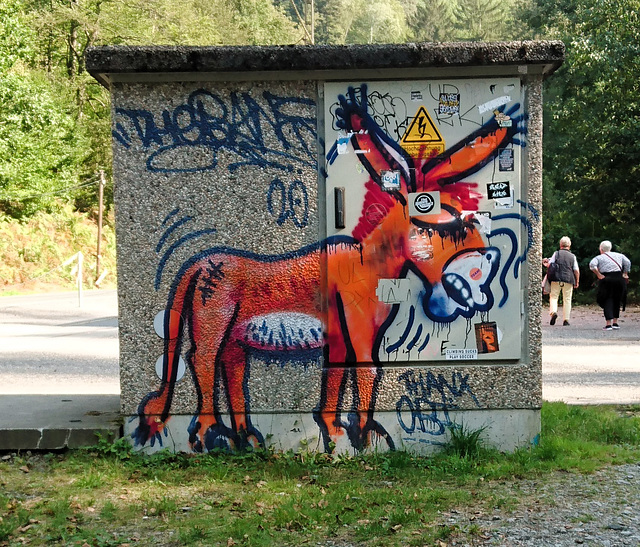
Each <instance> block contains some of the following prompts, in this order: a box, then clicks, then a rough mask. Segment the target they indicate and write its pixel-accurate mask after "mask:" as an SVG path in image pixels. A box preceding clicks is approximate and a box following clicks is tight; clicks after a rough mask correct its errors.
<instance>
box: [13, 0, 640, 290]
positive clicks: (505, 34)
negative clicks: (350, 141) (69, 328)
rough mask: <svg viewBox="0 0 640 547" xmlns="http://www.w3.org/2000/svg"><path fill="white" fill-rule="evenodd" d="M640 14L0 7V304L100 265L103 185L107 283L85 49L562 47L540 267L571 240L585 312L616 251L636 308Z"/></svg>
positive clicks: (438, 6) (498, 3) (200, 1)
mask: <svg viewBox="0 0 640 547" xmlns="http://www.w3.org/2000/svg"><path fill="white" fill-rule="evenodd" d="M639 13H640V0H214V1H211V0H182V1H180V2H177V1H175V0H0V291H2V290H3V287H5V288H6V287H11V286H13V285H14V284H16V283H27V282H29V281H32V280H33V279H38V278H41V279H43V280H47V279H51V280H52V281H54V282H55V281H57V280H62V281H65V280H66V282H69V283H70V282H71V281H72V278H73V275H72V274H73V272H72V270H71V268H70V267H69V264H67V265H66V269H65V267H63V264H64V263H65V261H66V260H67V259H68V258H69V255H70V254H71V253H76V252H77V251H79V250H80V251H82V252H84V253H85V254H87V255H88V256H89V257H90V255H91V254H93V255H94V260H95V254H96V252H97V251H96V239H95V238H96V222H97V218H98V215H97V209H98V195H99V192H98V189H99V188H100V186H101V185H102V187H103V189H104V199H105V220H104V230H103V232H102V238H103V240H104V241H103V243H102V253H103V256H102V257H101V258H102V260H103V264H102V268H103V269H104V270H106V269H107V268H109V269H110V271H111V272H112V273H111V276H110V277H109V278H108V279H110V280H111V281H112V282H115V243H114V236H113V217H112V214H111V213H112V208H113V197H112V185H111V156H110V154H111V144H110V139H111V131H110V113H109V93H108V91H107V90H106V89H104V88H103V87H101V86H100V85H98V84H97V82H96V81H95V80H93V79H92V78H91V77H90V76H89V75H88V74H87V72H86V71H85V64H84V58H85V53H86V51H87V48H88V47H90V46H95V45H103V44H123V45H148V44H173V45H268V44H300V43H316V44H352V43H401V42H419V41H437V42H442V41H494V40H525V39H560V40H563V41H564V43H565V44H566V61H565V63H564V65H563V66H562V67H561V68H560V69H559V70H558V71H557V72H556V73H555V74H554V75H553V76H552V77H551V78H549V79H548V80H547V81H546V82H545V103H544V175H543V181H544V190H543V222H544V237H543V245H544V251H543V252H544V256H550V255H551V253H552V252H553V251H554V250H555V249H556V248H557V242H558V240H559V239H560V237H561V236H563V235H568V236H570V237H571V239H572V240H573V247H572V250H573V251H574V252H575V253H576V255H577V256H578V259H579V262H580V267H581V270H582V271H583V276H582V287H581V290H580V291H579V293H578V300H579V299H580V297H581V296H582V297H583V298H585V299H586V298H589V299H590V298H591V297H592V295H591V291H592V290H593V283H594V277H593V276H592V274H591V273H590V272H589V271H588V262H589V260H590V258H592V257H593V256H594V255H596V254H597V252H598V244H599V242H600V241H601V240H602V239H610V240H611V241H612V242H613V243H614V250H619V251H621V252H624V253H625V254H626V255H627V256H629V257H630V258H631V261H632V263H633V264H635V266H634V268H633V269H632V276H631V277H632V279H631V283H630V291H631V294H632V296H634V297H636V298H637V297H638V296H639V293H640V291H639V284H638V276H637V275H634V274H636V272H637V271H638V270H637V265H638V264H640V245H637V244H636V242H637V241H638V239H639V236H640V222H638V221H637V217H638V214H637V211H638V210H639V207H640V184H638V183H637V178H638V175H639V167H640V139H639V136H640V90H639V82H640V22H639V21H638V18H639ZM101 180H102V181H104V182H105V184H102V183H101ZM90 258H91V257H90ZM88 263H89V265H90V267H89V269H88V270H87V272H86V273H85V280H84V281H85V283H87V284H91V283H92V282H93V281H92V276H93V275H95V274H97V272H96V271H95V266H94V265H93V262H91V260H88ZM91 268H93V271H92V270H91Z"/></svg>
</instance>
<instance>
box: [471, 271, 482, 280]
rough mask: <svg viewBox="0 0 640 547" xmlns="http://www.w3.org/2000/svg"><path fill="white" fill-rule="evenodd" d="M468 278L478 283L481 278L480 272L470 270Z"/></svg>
mask: <svg viewBox="0 0 640 547" xmlns="http://www.w3.org/2000/svg"><path fill="white" fill-rule="evenodd" d="M469 277H470V278H471V279H473V280H474V281H478V279H480V278H481V277H482V270H481V269H480V268H471V271H470V272H469Z"/></svg>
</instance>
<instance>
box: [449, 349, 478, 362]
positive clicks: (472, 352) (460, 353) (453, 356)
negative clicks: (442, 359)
mask: <svg viewBox="0 0 640 547" xmlns="http://www.w3.org/2000/svg"><path fill="white" fill-rule="evenodd" d="M445 355H446V359H447V360H448V361H463V360H465V359H477V358H478V348H473V349H447V350H446V354H445Z"/></svg>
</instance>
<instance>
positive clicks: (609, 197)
mask: <svg viewBox="0 0 640 547" xmlns="http://www.w3.org/2000/svg"><path fill="white" fill-rule="evenodd" d="M639 13H640V0H562V1H561V2H559V3H558V2H557V0H553V1H551V0H538V2H537V3H536V4H535V6H533V7H532V8H531V9H530V10H529V11H528V13H527V15H528V21H529V22H530V24H531V26H532V28H534V30H535V31H536V35H537V36H539V37H550V38H560V39H563V40H564V41H565V43H566V46H567V54H566V57H567V58H566V61H565V63H564V65H563V66H562V67H561V69H560V70H559V71H558V72H557V73H556V74H554V76H553V77H552V78H550V79H549V80H548V82H547V85H546V94H545V136H544V140H545V149H544V213H545V216H544V219H545V220H544V229H545V230H544V232H545V253H547V254H548V253H550V252H551V251H552V250H553V249H555V248H557V244H558V240H559V238H560V237H561V236H562V235H569V236H570V237H571V238H572V240H573V248H574V250H575V251H576V252H577V254H578V256H579V257H580V258H581V259H582V261H581V263H582V266H583V267H584V268H585V269H586V267H587V264H588V261H589V258H590V257H592V256H594V255H595V254H597V253H598V244H599V242H600V241H601V240H603V239H609V240H611V241H612V242H613V243H614V250H616V248H617V249H618V250H621V251H622V252H624V253H625V254H627V255H628V256H629V257H630V258H631V260H632V263H635V264H637V263H638V262H639V261H640V249H638V246H637V245H636V242H637V241H638V237H639V236H640V225H638V223H637V222H636V218H637V213H636V211H637V210H638V208H639V207H640V185H638V183H637V180H638V177H639V176H640V140H639V139H638V138H637V136H638V134H640V96H639V95H638V80H639V79H640V21H639V20H638V17H639ZM584 279H585V280H586V279H590V277H589V276H588V277H585V278H584ZM636 282H637V281H636ZM587 285H588V284H587Z"/></svg>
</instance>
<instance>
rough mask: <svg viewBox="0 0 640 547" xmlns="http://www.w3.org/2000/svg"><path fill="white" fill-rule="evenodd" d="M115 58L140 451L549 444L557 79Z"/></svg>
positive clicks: (131, 396) (128, 334) (123, 307)
mask: <svg viewBox="0 0 640 547" xmlns="http://www.w3.org/2000/svg"><path fill="white" fill-rule="evenodd" d="M389 47H391V46H389ZM454 49H455V48H454ZM345 51H348V50H345ZM465 51H467V50H466V49H465ZM518 51H520V50H518ZM135 53H136V52H135V50H134V51H133V52H132V50H131V49H127V51H126V54H127V56H128V58H129V57H131V56H133V57H134V58H135ZM165 53H166V52H165ZM261 53H263V52H261ZM289 53H290V52H287V54H289ZM112 54H113V50H112V49H109V50H108V51H107V50H105V51H98V52H96V53H94V57H93V59H94V61H93V62H94V65H95V66H94V69H93V73H94V74H96V73H99V78H101V79H102V81H103V82H104V81H107V82H108V84H109V86H110V89H111V93H112V108H113V127H112V128H113V149H114V181H115V203H116V234H117V244H118V292H119V305H120V345H121V353H120V355H121V389H122V395H121V400H122V412H123V414H124V415H125V417H126V419H125V423H126V433H127V434H128V435H131V438H132V441H133V442H134V443H135V444H136V445H137V446H140V447H143V448H144V449H147V450H155V449H157V448H159V447H167V446H168V447H170V448H173V449H175V450H195V451H201V450H211V449H216V448H223V449H228V448H230V449H242V448H246V447H248V446H258V445H268V446H274V447H276V448H280V449H300V448H301V447H311V448H313V449H318V450H338V451H346V450H363V449H367V448H377V449H389V448H392V449H393V448H396V449H398V448H403V449H409V450H417V451H429V450H431V449H433V447H436V446H438V445H439V444H441V443H442V442H443V441H444V439H446V435H447V431H448V428H450V427H455V426H456V424H457V425H460V424H464V425H465V426H466V427H485V428H486V431H485V435H486V437H487V440H488V441H489V442H490V443H493V444H495V445H497V446H499V447H501V448H503V449H505V450H513V449H515V448H517V447H518V446H522V445H525V444H527V443H530V442H534V441H535V439H536V437H537V435H538V433H539V429H540V416H539V409H540V406H541V402H542V401H541V396H542V393H541V330H540V289H539V287H540V279H539V278H540V269H539V268H538V267H530V265H531V264H533V265H535V266H537V265H538V264H539V263H540V247H541V245H540V243H541V219H540V206H541V188H542V185H541V148H542V137H541V135H542V117H541V111H542V110H541V109H542V99H541V88H542V72H543V70H541V69H540V70H532V68H531V67H530V68H527V66H523V65H522V64H517V63H515V62H514V66H512V67H510V68H509V69H505V68H504V66H502V65H500V67H501V68H500V69H499V70H498V71H496V70H491V69H486V70H485V71H484V72H483V71H479V72H473V73H472V72H469V71H468V70H466V71H465V70H463V69H460V70H457V69H455V67H454V70H449V71H448V72H447V73H435V72H434V73H433V74H430V73H429V72H428V71H427V72H425V74H424V75H422V77H419V78H417V77H413V78H411V79H403V78H401V77H399V75H398V74H397V73H394V74H393V75H389V77H387V78H385V77H384V73H381V74H377V77H375V78H372V77H371V74H365V73H362V74H357V73H353V72H350V73H348V74H344V73H342V74H341V73H340V71H339V70H337V69H336V68H335V67H333V69H334V70H337V72H336V73H335V74H333V77H332V78H331V81H327V80H326V74H325V75H324V76H323V75H322V74H320V73H313V72H309V71H307V72H304V71H303V72H300V73H299V74H296V73H295V71H294V72H291V71H288V72H286V73H285V72H282V77H278V75H277V73H276V75H275V76H274V74H270V75H269V76H268V77H265V75H264V74H263V73H258V74H256V77H255V78H253V77H251V75H247V74H242V76H241V77H239V76H238V74H237V73H233V74H230V75H229V77H228V78H225V77H224V74H217V75H216V76H215V77H212V76H211V74H210V73H207V71H206V70H205V71H203V74H202V77H201V78H200V77H199V74H198V73H195V74H194V73H190V74H189V75H188V76H184V74H182V73H181V71H180V70H179V68H175V67H174V69H172V70H175V72H176V74H172V75H171V77H170V78H167V77H166V75H164V76H157V75H156V76H154V77H151V78H149V77H145V78H140V79H139V81H136V76H135V75H133V76H127V77H126V78H124V77H117V76H116V77H105V76H104V74H105V73H107V74H109V73H114V74H116V73H119V74H121V73H123V72H125V71H124V70H123V69H122V67H117V69H116V67H113V68H112V69H110V70H104V67H102V68H100V67H98V65H99V62H98V61H96V59H100V58H103V59H104V58H107V57H109V56H111V55H112ZM518 54H519V55H520V54H521V53H518ZM109 58H111V57H109ZM502 60H503V61H504V59H502ZM542 61H543V59H536V63H538V64H540V63H542ZM465 62H466V61H465ZM483 62H484V61H483ZM554 62H557V59H556V58H555V57H554ZM91 63H92V61H91V56H90V60H89V66H90V70H92V69H91V66H92V65H91ZM453 64H454V65H455V63H453ZM533 64H534V65H535V66H537V65H536V64H535V63H533ZM425 204H426V205H425ZM421 207H422V209H421ZM424 207H426V208H424Z"/></svg>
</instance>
